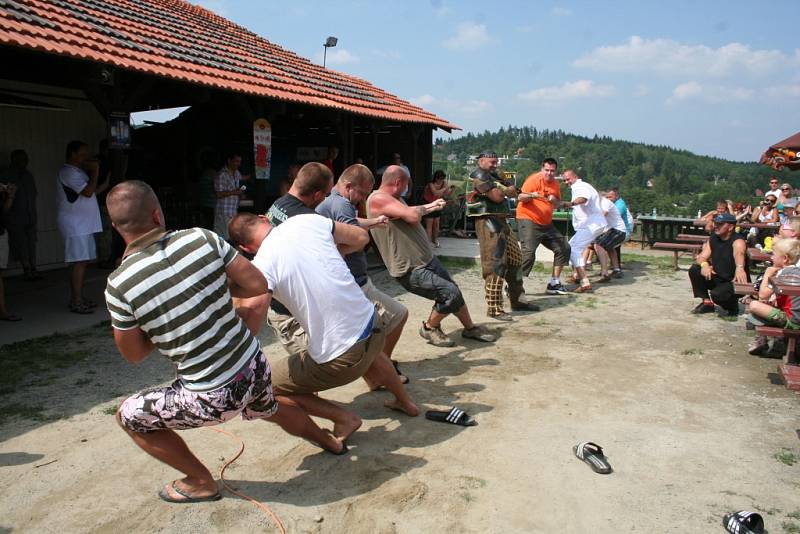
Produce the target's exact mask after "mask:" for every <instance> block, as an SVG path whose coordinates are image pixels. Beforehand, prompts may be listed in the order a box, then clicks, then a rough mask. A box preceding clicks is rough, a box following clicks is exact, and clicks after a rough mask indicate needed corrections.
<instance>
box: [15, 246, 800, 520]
mask: <svg viewBox="0 0 800 534" xmlns="http://www.w3.org/2000/svg"><path fill="white" fill-rule="evenodd" d="M629 267H630V268H631V270H630V271H629V272H628V276H627V277H626V278H625V279H624V280H620V281H615V282H614V283H613V284H611V285H609V286H605V287H600V288H599V289H598V290H597V291H596V293H595V294H594V295H580V296H564V297H548V296H546V295H544V294H543V293H541V291H542V290H543V289H544V283H545V282H544V281H545V278H544V277H543V276H542V275H541V274H538V275H532V277H531V279H529V280H528V281H527V282H526V286H527V288H528V291H529V296H530V298H532V299H533V300H535V301H537V302H539V303H540V304H541V305H542V306H543V307H544V309H543V311H541V312H539V313H531V314H524V315H517V316H516V320H515V322H514V323H511V324H507V323H497V322H491V321H489V320H488V319H487V318H486V317H485V316H484V310H485V307H484V305H483V302H482V291H481V287H482V286H481V282H482V281H481V279H480V277H479V275H478V273H477V271H476V270H475V269H474V268H460V269H455V268H454V269H452V272H454V273H455V277H456V280H457V281H458V282H459V284H460V285H461V287H462V289H463V291H464V293H465V296H466V298H467V301H468V304H469V306H470V308H471V310H473V315H474V316H475V317H476V319H477V320H479V321H484V322H485V324H487V325H489V326H490V327H491V328H492V329H494V330H495V331H496V332H497V334H498V335H499V340H498V341H497V343H495V344H488V345H487V344H480V343H478V342H474V341H468V340H462V339H461V338H460V334H459V332H460V330H459V328H457V326H458V324H457V322H456V320H455V319H453V318H449V319H447V320H446V321H445V331H446V332H448V333H450V334H451V335H453V336H454V337H455V339H457V341H458V343H457V345H456V346H455V347H453V348H451V349H441V348H435V347H432V346H430V345H426V344H425V343H424V341H423V340H422V339H421V338H420V337H419V336H418V335H417V327H418V325H419V322H420V321H421V320H422V318H423V317H424V316H425V315H426V314H427V310H428V309H429V307H430V305H429V303H428V302H427V301H424V300H422V299H420V298H418V297H416V296H413V295H409V294H407V293H403V292H402V289H401V288H400V286H398V285H396V284H395V283H393V282H392V281H391V280H389V279H388V278H387V277H386V275H385V273H379V274H377V275H376V276H375V277H374V279H375V280H376V283H378V285H380V286H382V287H384V288H386V289H387V290H388V291H389V292H391V293H392V294H396V295H398V298H399V299H400V300H402V301H403V302H404V303H405V304H406V305H407V306H408V307H409V308H410V311H411V319H410V321H409V325H408V326H407V328H406V331H405V333H404V334H403V337H402V339H401V341H400V344H399V347H398V349H397V351H396V354H395V356H396V358H397V359H399V360H400V361H401V362H403V363H402V364H401V365H402V368H403V370H404V371H405V372H406V373H407V374H408V376H410V378H411V380H412V382H411V384H410V386H409V388H410V391H411V393H412V394H413V396H414V397H415V399H416V400H417V401H418V402H419V404H420V405H421V407H424V408H440V407H447V406H450V405H458V406H459V407H461V408H464V409H466V410H467V411H469V412H470V413H471V414H473V415H474V416H475V418H476V419H477V421H478V422H479V426H476V427H472V428H462V427H457V426H452V425H446V424H441V423H434V422H431V421H427V420H426V419H425V418H424V417H418V418H409V417H405V416H402V415H399V414H397V413H394V412H389V411H387V410H386V409H384V408H383V407H382V403H383V400H385V399H386V397H387V394H386V393H367V392H366V388H365V387H364V385H363V383H361V382H357V383H353V384H351V385H349V386H347V387H343V388H340V389H338V390H335V391H333V392H330V393H329V394H328V395H327V396H328V397H330V398H333V399H335V400H338V401H340V402H342V403H344V404H346V405H348V406H349V407H351V408H352V409H354V410H355V411H357V412H358V413H359V414H360V415H361V416H362V417H363V418H364V425H363V427H362V428H361V430H360V431H358V432H357V433H356V434H355V435H354V436H353V437H352V438H351V439H350V441H349V443H350V448H351V452H350V453H349V454H348V455H346V456H343V457H337V456H333V455H330V454H326V453H323V452H321V451H320V450H319V449H317V448H315V447H314V446H312V445H310V444H308V443H306V442H304V441H301V440H299V439H296V438H294V437H291V436H289V435H286V434H284V433H283V432H282V431H281V430H280V428H278V427H277V426H274V425H272V424H267V423H262V422H250V423H247V422H243V421H240V420H237V421H234V422H231V423H229V424H227V425H225V426H224V427H223V428H225V429H226V430H228V431H230V432H233V433H235V434H236V435H238V436H240V437H241V438H242V439H243V440H244V441H245V442H246V450H245V452H244V455H243V456H242V457H241V458H240V459H239V460H238V461H236V463H234V464H233V465H232V466H231V467H230V468H229V469H228V471H227V473H226V477H227V478H228V479H229V480H230V481H231V483H232V484H233V485H234V486H235V487H236V488H238V489H239V490H240V491H242V492H245V493H247V494H249V495H251V496H253V497H254V498H256V499H257V500H259V501H261V502H264V503H267V504H268V505H269V506H270V507H271V508H272V509H273V510H274V511H275V512H276V513H277V514H278V515H279V516H280V518H281V519H282V520H283V522H284V523H285V525H286V527H287V530H288V531H289V532H332V533H333V532H336V533H338V532H359V533H361V532H363V533H373V532H380V533H384V532H385V533H390V532H400V533H412V532H413V533H417V532H448V531H449V532H567V533H571V532H577V533H584V532H603V533H604V532H609V533H611V532H629V531H630V532H648V533H650V532H697V533H705V532H723V529H722V526H721V517H722V514H723V513H725V512H728V511H732V510H739V509H750V510H760V511H761V513H762V515H764V518H765V521H766V524H767V528H768V530H769V532H771V533H778V532H797V531H799V530H792V529H793V526H792V525H795V526H797V528H798V529H800V519H793V516H796V517H797V518H800V498H798V495H800V463H794V465H787V463H785V462H781V461H779V460H778V459H777V458H776V455H780V454H781V453H782V454H783V456H782V457H783V458H784V459H786V458H787V457H788V458H789V460H790V461H789V462H788V463H791V459H793V458H800V441H798V430H797V429H799V428H800V420H799V419H800V418H799V417H798V413H800V412H798V407H800V399H798V397H797V395H795V394H794V393H792V392H790V391H788V390H787V389H785V388H784V387H783V386H781V385H776V384H775V383H774V382H775V380H776V375H775V371H776V364H777V360H776V359H770V358H757V357H752V356H749V355H747V353H746V349H745V346H746V343H747V341H748V339H749V336H748V333H746V332H745V331H744V328H743V321H742V319H739V321H738V322H728V321H724V320H722V319H719V318H717V317H714V316H702V317H696V316H692V315H689V314H688V311H689V310H690V309H691V307H692V306H693V305H694V303H693V301H692V299H691V298H690V292H689V286H688V281H687V279H686V273H685V271H683V272H680V273H677V274H672V273H671V272H663V271H658V270H656V269H654V268H648V267H646V266H645V264H644V263H639V262H632V263H630V264H629ZM265 341H266V342H267V348H266V350H267V354H268V355H269V356H270V357H271V358H278V357H282V356H283V352H282V349H280V348H279V347H278V346H276V345H275V344H274V342H272V341H271V340H270V339H269V338H268V337H265ZM54 343H56V344H57V345H58V347H59V349H62V350H63V349H65V347H66V348H69V350H70V351H72V352H71V354H73V355H74V360H75V363H74V364H73V365H69V364H64V365H62V367H54V368H52V369H51V370H48V371H43V372H37V373H34V374H33V375H32V376H28V377H27V378H25V379H24V380H22V381H21V382H20V383H19V384H18V385H17V387H16V388H15V389H14V390H13V391H11V392H8V391H7V392H5V393H4V394H2V395H1V396H0V399H2V401H3V405H4V406H5V408H4V410H5V411H6V412H8V413H17V414H19V413H21V412H25V410H26V407H27V408H30V407H32V406H33V407H36V406H43V407H44V410H43V411H41V412H37V411H36V410H33V412H32V413H33V415H32V416H31V415H30V414H29V416H27V417H22V416H19V415H7V416H6V418H5V421H4V422H3V423H2V424H1V425H0V466H2V468H0V488H2V493H1V494H0V532H2V533H4V532H31V531H37V532H87V531H88V532H113V533H120V532H176V533H177V532H180V533H184V532H253V531H275V530H274V528H273V525H272V523H271V522H270V520H269V519H268V518H267V517H266V516H265V515H264V514H263V513H262V512H261V511H259V510H258V509H257V508H256V507H255V506H253V505H252V504H251V503H249V502H247V501H244V500H242V499H239V498H237V497H234V496H230V495H227V494H226V498H225V499H223V500H221V501H219V502H216V503H208V504H199V505H170V504H167V503H164V502H161V501H160V500H159V499H158V498H157V497H156V491H157V490H158V489H159V488H160V487H161V486H162V484H163V483H165V482H167V481H169V480H172V479H173V478H175V477H176V475H177V474H176V473H175V472H174V471H173V470H171V469H169V468H167V467H165V466H163V465H161V464H158V463H156V462H155V461H154V460H152V459H151V458H149V457H148V456H146V455H145V454H143V453H142V452H140V451H139V450H138V449H137V448H136V447H135V445H134V444H133V443H132V442H131V441H130V440H129V439H128V438H127V436H125V435H124V434H123V432H122V431H120V430H119V429H118V428H116V426H115V424H114V421H113V417H112V415H110V413H113V411H114V409H115V407H116V406H117V405H118V404H119V402H120V401H121V400H122V399H123V398H125V397H126V396H127V395H128V394H130V393H131V392H133V391H135V390H137V389H139V388H141V387H144V386H147V385H152V384H155V383H158V382H162V381H164V380H165V379H168V378H169V373H170V371H169V365H168V363H167V362H166V361H165V360H164V359H162V358H158V357H152V358H150V359H149V360H148V361H146V362H145V363H143V364H142V365H140V366H136V367H135V366H131V365H128V364H126V363H124V362H123V360H122V358H121V357H120V356H119V355H118V354H117V352H116V350H115V349H114V347H113V343H112V341H111V338H110V336H109V335H108V333H107V331H106V330H105V329H97V328H96V329H94V330H91V331H85V332H83V333H82V334H80V335H72V336H68V337H65V338H63V339H58V340H57V341H55V342H54ZM0 350H1V349H0ZM41 350H43V351H47V350H48V349H47V345H44V346H43V348H42V349H41ZM183 436H184V437H185V439H186V440H187V441H188V443H189V445H190V446H191V447H192V448H193V449H194V450H195V451H196V452H197V453H198V455H199V456H200V457H201V458H202V459H203V460H204V461H205V462H207V464H208V465H209V466H210V467H211V468H212V471H215V470H217V469H218V468H219V467H220V466H221V465H222V463H223V462H224V461H226V460H227V459H229V458H231V457H232V456H233V455H234V454H235V453H236V452H237V451H238V442H236V441H235V440H232V439H231V438H229V437H227V436H224V435H221V434H218V433H216V432H214V431H212V430H209V429H200V430H195V431H189V432H184V433H183ZM581 440H590V441H595V442H597V443H600V444H601V445H602V446H603V447H605V449H606V452H607V454H608V457H609V459H610V461H611V463H612V465H613V466H614V469H615V471H614V473H613V474H611V475H608V476H601V475H597V474H595V473H593V472H592V471H591V470H590V469H589V467H588V466H587V465H585V464H584V463H582V462H581V461H579V460H578V459H576V458H575V457H574V456H573V454H572V446H573V445H574V444H575V443H576V442H578V441H581ZM790 514H791V515H790Z"/></svg>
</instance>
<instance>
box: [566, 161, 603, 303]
mask: <svg viewBox="0 0 800 534" xmlns="http://www.w3.org/2000/svg"><path fill="white" fill-rule="evenodd" d="M562 176H563V177H564V182H565V183H566V184H567V185H568V186H570V189H571V190H572V200H570V201H569V202H566V203H564V205H565V207H568V208H572V227H573V228H574V229H575V235H573V236H572V239H570V240H569V246H570V248H571V251H570V258H569V259H570V263H571V264H572V267H573V268H574V269H575V278H576V279H577V280H578V281H579V285H578V287H577V289H575V292H577V293H585V292H588V291H591V290H592V284H591V283H589V277H588V276H587V275H586V269H584V265H585V261H584V259H583V251H584V250H586V247H588V246H589V245H590V244H592V243H593V242H594V240H595V239H596V238H597V237H598V236H599V235H600V234H602V233H603V232H605V231H606V230H607V229H608V223H607V222H606V218H605V216H604V215H603V209H602V208H601V207H600V196H599V195H598V194H597V190H595V188H594V187H592V186H591V185H589V184H588V183H586V182H584V181H583V180H581V178H580V177H579V176H578V175H577V174H575V171H573V170H572V169H568V170H566V171H564V173H563V174H562Z"/></svg>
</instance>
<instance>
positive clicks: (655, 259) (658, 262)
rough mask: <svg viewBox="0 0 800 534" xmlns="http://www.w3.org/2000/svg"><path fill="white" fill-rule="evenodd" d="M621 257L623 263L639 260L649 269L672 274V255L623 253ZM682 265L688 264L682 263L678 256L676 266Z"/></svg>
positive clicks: (673, 270)
mask: <svg viewBox="0 0 800 534" xmlns="http://www.w3.org/2000/svg"><path fill="white" fill-rule="evenodd" d="M623 259H624V260H625V263H631V262H641V263H644V264H646V265H647V266H648V267H649V268H650V269H652V270H654V271H655V272H656V273H658V274H674V273H675V269H673V268H672V256H648V255H646V254H629V253H625V254H624V255H623ZM681 265H683V266H684V267H686V266H687V265H690V263H689V264H685V263H684V264H682V263H681V260H680V258H678V266H679V267H680V266H681Z"/></svg>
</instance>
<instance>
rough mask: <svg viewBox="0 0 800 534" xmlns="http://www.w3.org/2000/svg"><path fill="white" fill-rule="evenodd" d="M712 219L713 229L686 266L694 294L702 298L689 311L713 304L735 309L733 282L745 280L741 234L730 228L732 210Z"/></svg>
mask: <svg viewBox="0 0 800 534" xmlns="http://www.w3.org/2000/svg"><path fill="white" fill-rule="evenodd" d="M713 221H714V232H713V233H712V234H711V237H710V238H709V239H708V241H706V242H705V244H704V245H703V250H702V251H701V252H700V254H698V255H697V258H696V259H695V261H696V263H694V264H693V265H692V266H691V268H690V269H689V280H691V282H692V291H693V292H694V296H695V297H696V298H700V299H703V300H702V302H700V304H698V305H697V306H696V307H695V308H694V309H693V310H692V313H698V314H699V313H712V312H713V311H714V304H717V305H719V306H720V307H722V309H723V310H725V312H726V313H727V314H728V315H731V316H733V315H737V314H738V313H739V303H738V298H737V296H736V293H735V292H734V289H733V282H737V283H747V272H746V270H745V262H746V251H747V246H746V245H745V241H744V239H743V238H742V236H741V235H739V234H737V233H736V232H734V228H735V226H736V217H735V216H734V215H733V214H731V213H721V214H719V215H717V216H716V217H714V219H713Z"/></svg>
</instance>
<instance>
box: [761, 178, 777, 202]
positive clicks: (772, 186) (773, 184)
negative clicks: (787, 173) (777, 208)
mask: <svg viewBox="0 0 800 534" xmlns="http://www.w3.org/2000/svg"><path fill="white" fill-rule="evenodd" d="M767 195H773V196H774V197H775V198H780V196H781V183H780V182H779V181H778V179H777V178H775V177H774V176H773V177H772V178H770V179H769V191H767V192H766V193H764V196H765V197H766V196H767Z"/></svg>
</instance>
